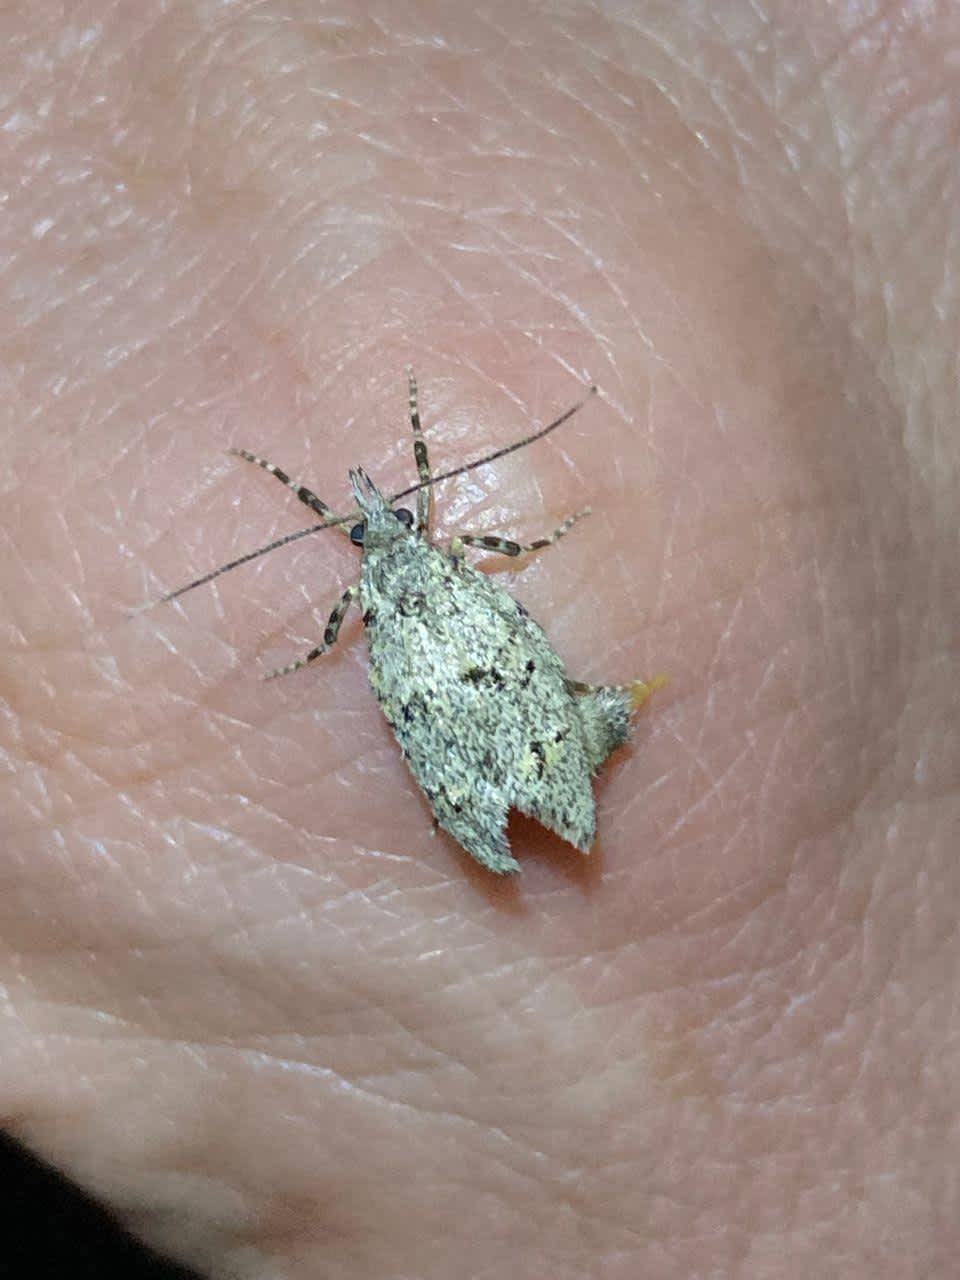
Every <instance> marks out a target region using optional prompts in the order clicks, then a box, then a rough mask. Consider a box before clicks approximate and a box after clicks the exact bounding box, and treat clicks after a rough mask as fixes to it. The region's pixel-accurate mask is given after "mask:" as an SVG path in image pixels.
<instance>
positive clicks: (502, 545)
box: [450, 507, 590, 560]
mask: <svg viewBox="0 0 960 1280" xmlns="http://www.w3.org/2000/svg"><path fill="white" fill-rule="evenodd" d="M589 514H590V508H589V507H584V509H583V510H582V511H578V512H577V513H576V514H575V515H572V516H567V518H566V520H564V522H563V524H562V525H560V527H559V528H558V529H554V531H553V533H551V534H550V535H549V536H548V537H546V538H535V539H534V541H533V542H513V541H512V540H511V539H510V538H500V537H497V535H496V534H492V533H483V534H480V533H458V534H456V535H455V536H454V537H453V538H452V539H451V541H450V554H451V555H452V556H454V557H455V558H456V559H457V560H460V559H462V558H463V549H464V547H483V549H484V551H496V552H497V554H498V555H501V556H519V555H522V554H523V552H525V551H539V550H540V549H541V548H542V547H550V546H552V545H553V543H555V542H557V541H559V539H560V538H562V537H563V536H564V535H565V534H567V533H569V532H570V530H571V529H572V528H573V526H574V525H575V524H576V523H577V521H578V520H582V519H583V517H584V516H588V515H589Z"/></svg>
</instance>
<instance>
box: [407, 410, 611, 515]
mask: <svg viewBox="0 0 960 1280" xmlns="http://www.w3.org/2000/svg"><path fill="white" fill-rule="evenodd" d="M596 394H597V388H596V386H592V387H591V388H590V391H589V393H588V394H587V395H586V396H584V398H583V399H582V400H578V401H577V403H576V404H575V405H574V406H573V407H572V408H570V409H567V411H566V412H565V413H561V415H560V417H559V418H554V420H553V422H549V423H548V424H547V425H546V426H545V427H541V428H540V430H539V431H534V433H533V435H529V436H524V437H523V439H522V440H515V441H514V442H513V444H506V445H504V446H503V448H502V449H495V450H494V451H493V453H486V454H484V456H483V457H482V458H475V459H474V460H473V462H465V463H464V464H463V466H462V467H454V468H453V470H452V471H442V472H441V473H440V474H439V475H436V476H431V477H430V479H429V480H421V481H420V483H419V484H412V485H410V487H409V488H408V489H401V490H400V492H399V493H395V494H393V496H392V497H391V498H390V499H389V501H390V503H391V504H392V503H394V502H396V501H397V499H398V498H406V497H408V496H409V495H410V494H411V493H416V492H417V490H418V489H426V488H427V487H428V486H429V485H432V484H439V483H440V481H441V480H450V479H451V478H452V477H453V476H462V475H463V474H464V472H466V471H475V470H476V468H477V467H482V466H484V465H485V464H486V463H488V462H496V460H497V459H498V458H505V457H506V456H507V454H508V453H516V451H517V450H518V449H525V448H526V447H527V445H528V444H533V443H534V442H535V441H537V440H542V439H543V437H544V436H548V435H549V434H550V432H551V431H556V429H557V427H562V426H563V424H564V423H565V422H569V420H570V419H571V418H572V417H573V415H574V414H575V413H579V412H580V410H581V409H582V408H583V406H584V405H585V404H586V403H587V401H588V400H589V399H590V396H595V395H596Z"/></svg>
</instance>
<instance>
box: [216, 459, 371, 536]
mask: <svg viewBox="0 0 960 1280" xmlns="http://www.w3.org/2000/svg"><path fill="white" fill-rule="evenodd" d="M227 452H228V453H232V454H233V455H234V456H235V457H237V458H243V459H244V461H246V462H252V463H253V464H254V466H256V467H262V468H263V470H264V471H269V472H270V474H271V475H272V476H276V477H277V479H278V480H279V481H280V483H281V484H285V485H286V486H287V488H288V489H291V490H292V491H293V492H294V493H295V494H296V495H297V497H298V498H299V499H300V501H301V502H302V503H303V504H304V505H305V506H307V507H309V508H310V510H311V511H314V512H315V513H316V514H317V515H318V516H319V517H320V519H321V520H330V519H331V518H333V519H336V512H334V511H331V510H330V508H329V507H328V506H327V504H326V503H325V502H324V501H323V499H322V498H318V497H317V495H316V494H315V493H314V492H313V491H312V490H311V489H308V488H307V486H306V485H303V484H301V483H300V481H299V480H291V478H290V477H289V476H288V475H287V473H286V472H285V471H281V470H280V468H279V467H277V466H275V465H274V464H273V463H272V462H268V461H267V460H266V458H261V457H258V456H257V454H255V453H250V452H249V450H247V449H229V450H228V451H227ZM337 528H338V529H339V532H340V533H342V534H343V535H344V536H345V537H347V538H349V537H350V530H349V529H347V528H346V527H345V526H344V525H338V526H337Z"/></svg>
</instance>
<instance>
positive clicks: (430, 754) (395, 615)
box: [148, 370, 664, 875]
mask: <svg viewBox="0 0 960 1280" xmlns="http://www.w3.org/2000/svg"><path fill="white" fill-rule="evenodd" d="M407 372H408V382H409V412H410V424H411V430H412V438H413V454H414V460H415V463H416V467H417V473H418V476H419V480H418V483H417V484H415V485H412V486H410V487H409V488H407V489H404V490H402V491H401V492H399V493H396V494H393V495H388V496H385V495H384V494H383V493H382V492H381V491H380V489H378V488H377V486H376V484H375V483H374V482H373V480H371V478H370V477H369V476H368V475H367V473H366V472H365V471H363V470H362V469H361V468H359V467H358V468H357V469H356V470H353V471H351V472H350V484H351V487H352V490H353V496H354V499H355V501H356V504H357V509H356V511H354V512H351V513H350V514H349V515H346V516H338V515H335V514H334V512H333V511H332V510H331V509H330V508H329V507H328V506H327V504H326V503H325V502H324V501H323V500H322V499H321V498H319V497H317V495H316V494H315V493H313V492H312V491H311V490H310V489H308V488H307V487H306V486H305V485H303V484H301V483H300V482H299V481H297V480H293V479H291V478H290V476H289V475H287V473H286V472H284V471H282V470H281V469H280V468H279V467H277V466H275V465H274V464H273V463H272V462H268V461H267V460H266V459H265V458H261V457H260V456H258V455H257V454H254V453H250V452H248V451H247V450H245V449H231V450H230V452H231V453H233V454H234V455H236V456H237V457H240V458H243V459H245V460H246V461H247V462H250V463H253V464H254V465H255V466H258V467H261V468H263V470H265V471H267V472H269V474H270V475H272V476H275V477H276V478H277V479H278V480H279V481H281V483H282V484H284V485H286V486H287V487H288V488H290V489H292V490H293V492H294V493H295V494H296V495H297V497H298V498H299V499H300V501H301V502H303V503H304V504H305V505H306V506H308V507H309V508H310V509H311V510H312V511H313V512H314V513H315V514H316V515H317V516H319V517H320V520H321V523H320V524H318V525H314V526H312V527H311V528H310V529H303V530H299V531H298V532H297V533H295V534H291V535H287V536H286V537H284V538H280V539H277V540H276V541H275V542H273V543H270V544H269V546H267V547H262V548H259V549H258V550H257V551H254V552H251V553H249V554H248V555H245V556H241V557H240V558H239V559H237V560H233V561H231V562H230V563H229V564H226V565H222V566H220V568H218V569H215V570H213V572H211V573H208V574H206V575H204V576H203V577H202V578H198V579H197V580H196V581H194V582H191V583H188V584H187V585H186V586H184V587H180V588H178V589H177V590H176V591H171V592H169V593H168V594H167V595H165V596H163V597H161V600H159V601H156V602H155V603H162V602H163V601H166V600H173V599H175V598H176V597H178V596H180V595H183V594H184V593H185V592H186V591H190V590H193V588H194V587H197V586H201V585H202V584H204V583H206V582H210V581H212V579H214V578H216V577H219V576H220V574H222V573H226V572H227V571H228V570H230V569H234V568H236V567H237V566H238V565H240V564H244V563H246V562H247V561H249V560H252V559H254V558H255V557H256V556H258V555H262V554H264V553H265V552H267V551H270V550H273V549H275V548H276V547H278V546H282V545H284V544H285V543H287V542H291V541H293V540H294V539H296V538H299V537H303V536H306V535H307V534H310V533H313V532H316V531H318V530H320V529H323V528H330V527H333V528H337V529H339V531H340V532H341V533H343V534H345V535H346V536H348V537H349V538H350V540H351V541H352V542H353V543H354V544H355V545H356V546H357V547H359V548H360V550H361V552H362V561H361V568H360V577H359V580H358V581H357V582H355V583H352V584H351V585H350V586H348V587H347V589H346V590H345V591H344V592H343V593H342V595H341V596H340V598H339V600H338V601H337V603H336V604H335V606H334V607H333V609H332V611H331V613H330V616H329V618H328V620H327V624H326V628H325V631H324V635H323V641H322V643H321V644H318V645H317V646H316V647H315V648H313V649H311V650H310V652H309V653H307V654H305V655H304V656H303V657H302V658H299V659H298V660H297V661H295V662H291V663H290V664H289V665H288V666H285V667H281V668H280V669H279V670H277V671H274V672H271V673H270V676H269V677H268V678H272V677H274V676H282V675H289V674H291V673H292V672H294V671H299V670H300V669H301V668H303V667H306V666H308V665H310V664H311V663H313V662H315V661H317V659H319V658H321V657H322V656H323V655H324V654H325V653H327V652H329V650H330V649H331V648H332V647H333V646H334V645H335V644H336V642H337V637H338V635H339V633H340V627H341V624H342V623H343V620H344V618H345V617H346V614H347V612H348V610H349V609H350V607H351V606H354V605H355V606H357V607H358V608H359V609H360V611H361V615H362V618H363V623H364V627H365V628H366V636H367V644H368V647H369V653H370V668H369V676H370V684H371V687H372V688H373V692H374V694H375V695H376V697H377V700H378V701H379V703H380V706H381V707H382V709H383V712H384V715H385V716H386V718H387V721H388V723H389V724H390V726H391V728H392V730H393V732H394V735H395V736H396V739H397V742H398V743H399V745H400V749H401V751H402V753H403V755H404V757H405V758H406V761H407V763H408V765H409V767H410V771H411V773H412V774H413V776H414V778H415V779H416V782H417V784H418V786H419V787H420V790H421V791H422V792H423V794H424V796H425V797H426V799H427V801H428V802H429V804H430V807H431V809H432V810H433V814H434V818H435V821H436V823H437V825H439V826H440V827H442V828H443V829H444V830H445V831H447V832H448V833H449V834H450V835H451V836H453V838H454V839H455V840H456V841H457V842H458V843H459V844H460V845H461V846H462V847H463V848H464V849H465V850H466V851H467V852H468V853H469V854H471V855H472V856H473V857H474V858H476V860H477V861H478V862H480V863H481V864H482V865H483V866H484V867H486V868H488V869H489V870H490V871H492V872H495V873H496V874H498V875H503V874H506V873H510V872H515V871H519V869H520V865H519V863H518V862H517V861H516V859H515V858H514V857H513V854H512V852H511V849H510V845H509V843H508V840H507V836H506V826H507V818H508V815H509V812H510V810H511V809H517V810H519V811H520V812H521V813H525V814H528V815H529V816H530V817H532V818H535V819H536V820H537V821H539V822H540V823H542V824H543V825H544V826H545V827H548V828H549V829H550V830H551V831H555V832H556V833H557V834H558V835H559V836H561V837H562V838H563V839H564V840H567V841H569V843H571V844H572V845H574V846H575V847H576V848H577V849H579V850H580V851H581V852H583V853H588V852H589V851H590V848H591V846H592V845H593V842H594V839H595V836H596V805H595V801H594V795H593V786H592V779H593V776H594V774H596V772H597V771H598V770H599V768H600V767H601V765H602V764H603V763H604V761H605V760H606V759H607V758H608V757H609V756H610V754H611V752H613V751H615V750H616V748H617V747H619V746H621V745H622V744H623V743H625V742H626V741H627V740H628V738H629V736H630V717H631V714H632V712H633V711H635V710H636V709H637V708H639V707H640V706H642V705H643V703H644V702H646V700H647V699H648V698H649V696H650V694H651V693H652V692H653V691H654V690H655V689H657V688H658V687H660V685H661V684H663V683H664V681H663V679H662V678H658V679H655V680H650V681H643V680H637V681H634V682H633V683H631V684H628V685H591V684H585V683H583V682H582V681H579V680H575V679H573V678H572V677H571V676H570V675H569V674H568V673H567V671H566V668H565V667H564V664H563V661H562V660H561V658H560V657H559V655H558V654H557V652H556V650H555V649H554V648H553V646H552V645H551V643H550V641H549V639H548V638H547V635H546V633H545V632H544V630H543V629H542V627H540V625H539V624H538V623H537V622H535V621H534V620H533V619H532V618H531V617H530V615H529V614H528V613H527V611H526V609H525V608H524V607H523V605H522V604H520V603H519V602H518V601H516V600H515V599H514V598H513V597H512V596H511V595H510V594H509V593H508V592H506V591H505V590H504V589H503V588H502V587H500V586H499V585H498V584H497V583H496V582H495V581H494V580H493V579H492V578H491V577H489V576H487V575H485V574H483V573H480V572H479V571H478V570H477V569H475V568H473V566H472V565H470V564H469V563H468V562H467V560H466V558H465V556H466V548H467V547H479V548H482V549H483V550H484V551H487V552H494V553H498V554H500V555H504V556H509V557H513V558H515V557H517V556H520V555H522V554H524V553H526V552H531V551H537V550H540V549H541V548H544V547H548V546H551V545H552V544H553V543H554V542H556V541H558V540H559V539H560V538H562V537H564V536H565V535H566V534H567V533H569V532H570V530H571V529H572V528H573V527H574V525H575V524H576V523H577V521H579V520H580V519H581V518H582V517H583V516H585V515H588V514H589V508H587V509H585V510H584V511H580V512H577V513H576V514H575V515H572V516H570V517H568V518H567V519H566V520H564V521H563V523H562V524H561V525H560V526H559V527H558V528H557V529H555V530H554V531H553V533H551V534H549V535H547V536H545V537H541V538H536V539H534V540H533V541H532V542H527V543H520V542H516V541H514V540H513V539H510V538H505V537H501V536H499V535H493V534H472V533H460V534H458V535H456V536H455V537H454V538H453V539H452V540H451V542H450V544H449V546H447V547H440V546H438V545H436V544H435V543H433V542H432V541H431V539H430V520H431V514H432V495H433V488H434V486H435V485H436V484H437V483H438V482H439V481H440V480H446V479H449V478H451V477H452V476H456V475H460V474H463V473H464V472H466V471H470V470H473V469H474V468H475V467H478V466H481V465H483V464H485V463H488V462H492V461H494V460H495V459H497V458H500V457H503V456H505V455H506V454H508V453H512V452H514V451H515V450H517V449H521V448H526V447H527V446H529V445H530V444H532V443H533V442H534V441H535V440H538V439H541V438H542V437H544V436H546V435H548V434H549V433H550V432H551V431H554V430H556V428H557V427H559V426H561V425H562V424H563V423H564V422H566V421H567V420H568V419H569V418H571V417H572V416H573V414H574V413H576V412H577V411H578V410H579V409H580V408H582V406H583V404H584V403H585V401H581V402H580V403H578V404H576V405H574V406H573V408H571V409H568V410H567V411H566V413H564V414H561V416H560V417H559V418H557V419H555V420H554V421H553V422H551V423H550V424H549V425H548V426H546V427H543V428H541V429H540V430H539V431H537V432H534V433H533V434H532V435H528V436H525V437H524V438H523V439H521V440H518V441H515V442H514V443H513V444H511V445H508V446H506V447H504V448H502V449H498V450H496V451H495V452H493V453H490V454H487V455H486V456H484V457H483V458H479V459H477V460H476V461H474V462H471V463H468V464H466V465H464V466H461V467H457V468H454V469H453V470H452V471H447V472H444V473H443V474H441V475H431V472H430V462H429V456H428V452H427V446H426V442H425V440H424V436H423V429H422V426H421V422H420V411H419V405H418V393H417V383H416V379H415V378H414V375H413V371H412V370H408V371H407ZM595 391H596V388H595V387H592V388H591V394H593V393H594V392H595ZM413 493H415V494H416V509H415V511H411V510H410V508H408V507H404V506H397V505H396V503H397V502H398V501H399V500H400V499H402V498H405V497H407V496H408V495H410V494H413ZM148 607H149V606H148Z"/></svg>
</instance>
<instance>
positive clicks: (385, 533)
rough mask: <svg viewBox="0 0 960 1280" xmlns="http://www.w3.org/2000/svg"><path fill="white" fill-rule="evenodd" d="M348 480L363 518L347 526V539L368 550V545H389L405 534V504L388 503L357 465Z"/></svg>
mask: <svg viewBox="0 0 960 1280" xmlns="http://www.w3.org/2000/svg"><path fill="white" fill-rule="evenodd" d="M350 484H351V486H352V488H353V496H354V497H355V498H356V500H357V506H358V507H359V508H360V510H361V512H362V513H363V519H362V520H361V521H360V522H359V523H358V524H355V525H354V526H353V528H352V529H351V530H350V541H351V542H352V543H354V545H355V546H358V547H363V548H364V550H365V551H369V550H370V548H371V547H386V546H389V545H390V544H391V543H393V542H396V541H397V539H398V538H401V537H405V536H406V535H408V534H409V532H410V530H411V528H412V526H413V512H412V511H409V510H408V509H407V508H406V507H397V508H396V509H394V508H393V507H391V506H390V504H389V503H388V502H387V500H386V498H384V496H383V494H382V493H381V492H380V490H379V489H378V488H377V486H376V485H375V484H374V483H373V481H372V480H371V479H370V477H369V476H368V475H367V473H366V472H365V471H364V470H363V469H362V468H361V467H357V469H356V471H351V472H350Z"/></svg>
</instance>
